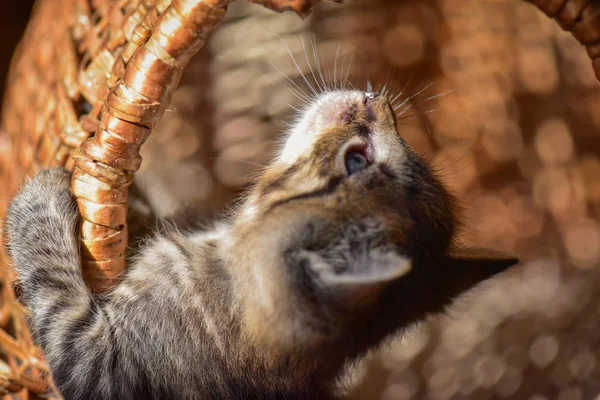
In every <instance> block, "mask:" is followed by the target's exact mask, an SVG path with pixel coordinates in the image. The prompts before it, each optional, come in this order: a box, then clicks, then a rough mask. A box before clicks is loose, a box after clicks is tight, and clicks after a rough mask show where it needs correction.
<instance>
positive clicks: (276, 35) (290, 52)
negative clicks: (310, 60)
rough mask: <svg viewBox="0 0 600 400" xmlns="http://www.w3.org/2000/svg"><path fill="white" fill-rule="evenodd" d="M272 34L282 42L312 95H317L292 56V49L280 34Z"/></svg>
mask: <svg viewBox="0 0 600 400" xmlns="http://www.w3.org/2000/svg"><path fill="white" fill-rule="evenodd" d="M274 35H275V37H277V38H278V39H279V40H281V41H282V43H283V45H284V46H285V48H286V50H287V52H288V54H289V55H290V58H291V59H292V62H293V63H294V66H295V67H296V70H297V71H298V72H299V73H300V75H301V76H302V79H303V80H304V82H306V84H307V85H308V87H309V88H310V89H311V90H312V91H313V93H314V95H315V96H317V95H318V93H317V91H316V90H315V88H314V86H313V85H311V83H310V82H309V80H308V79H307V78H306V76H305V75H304V72H302V69H301V68H300V66H299V65H298V62H296V58H294V55H293V54H292V51H291V50H290V47H289V46H288V45H287V43H286V42H285V40H283V38H282V37H281V36H279V35H278V34H276V33H274Z"/></svg>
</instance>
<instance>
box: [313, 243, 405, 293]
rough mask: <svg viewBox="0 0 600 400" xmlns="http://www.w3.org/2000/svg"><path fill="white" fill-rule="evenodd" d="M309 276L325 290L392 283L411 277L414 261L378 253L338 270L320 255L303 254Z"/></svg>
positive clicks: (355, 260) (347, 264)
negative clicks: (404, 277) (405, 276)
mask: <svg viewBox="0 0 600 400" xmlns="http://www.w3.org/2000/svg"><path fill="white" fill-rule="evenodd" d="M302 255H303V256H304V257H305V259H306V260H307V261H308V262H307V267H308V268H309V270H310V274H311V275H312V276H313V277H314V278H315V279H316V280H317V281H318V282H319V284H321V285H322V286H324V287H330V288H337V287H341V288H344V287H346V288H350V287H357V286H371V285H378V284H382V283H386V282H391V281H393V280H396V279H398V278H401V277H402V276H404V275H406V274H408V273H409V272H410V270H411V268H412V265H411V260H410V259H408V258H406V257H403V256H401V255H398V254H396V253H395V252H393V251H380V250H375V251H372V252H370V253H369V254H368V255H366V256H362V257H360V258H358V259H350V260H346V262H345V264H344V265H343V267H342V268H336V266H335V265H333V264H332V263H331V262H329V261H328V260H325V259H324V258H323V257H322V256H321V255H320V254H319V253H316V252H310V251H304V252H303V254H302Z"/></svg>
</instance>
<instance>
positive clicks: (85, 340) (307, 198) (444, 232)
mask: <svg viewBox="0 0 600 400" xmlns="http://www.w3.org/2000/svg"><path fill="white" fill-rule="evenodd" d="M69 189H70V181H69V176H68V175H67V173H65V172H64V171H62V170H48V171H42V172H40V173H39V174H38V175H37V176H36V177H35V178H34V179H33V180H32V181H31V182H29V183H28V184H26V185H25V187H24V188H23V189H22V190H21V192H20V193H19V194H18V195H17V196H16V197H15V198H14V200H13V202H12V204H11V206H10V209H9V212H8V221H7V226H8V233H9V236H10V242H9V251H10V254H11V256H12V258H13V260H14V264H15V267H16V269H17V272H18V275H19V279H20V285H21V293H22V298H21V300H22V301H23V303H24V304H25V305H26V306H27V307H29V309H30V310H31V322H30V323H31V328H32V331H33V333H34V336H35V340H36V341H37V343H38V344H39V345H40V346H41V348H42V349H43V352H44V354H45V357H46V360H47V362H48V364H49V366H50V370H51V373H52V377H53V379H54V382H55V383H56V386H57V388H58V389H59V390H60V391H61V393H62V394H63V396H64V397H65V398H66V399H169V398H173V399H200V398H202V399H205V398H210V399H234V398H244V399H276V398H277V399H282V398H285V399H316V398H320V399H333V398H335V397H336V392H335V387H336V385H335V383H336V377H338V375H339V374H340V372H341V370H342V368H343V367H344V366H345V365H346V364H347V363H349V362H352V361H353V360H356V359H357V358H358V357H360V356H361V355H363V354H364V353H365V352H367V351H368V350H369V349H371V348H373V347H375V346H377V345H378V344H379V343H381V342H382V341H383V340H384V339H385V338H387V337H389V336H390V335H392V334H394V333H396V332H398V331H399V330H400V329H401V328H403V327H406V326H407V325H409V324H411V323H413V322H415V321H419V320H422V319H423V318H424V317H425V316H427V315H428V314H430V313H436V312H440V311H442V310H443V309H444V307H446V306H447V305H449V304H450V302H451V301H452V300H453V299H454V298H455V297H457V296H458V295H460V294H461V293H463V292H465V291H466V290H468V289H470V288H471V287H473V286H474V285H476V284H477V283H479V282H481V281H483V280H486V279H488V278H490V277H491V276H492V275H494V274H497V273H499V272H502V271H503V270H505V269H506V268H508V267H510V266H511V265H513V264H515V263H516V262H517V260H515V259H512V258H494V257H470V258H469V257H457V256H453V255H452V254H455V253H456V251H457V249H456V248H455V244H454V242H455V235H456V234H455V231H456V225H457V218H458V217H457V215H456V211H455V208H456V207H455V201H454V199H453V198H452V197H451V195H450V194H448V193H447V191H446V190H445V189H444V187H443V186H442V185H441V184H440V182H439V181H438V180H437V179H436V177H434V176H433V174H432V172H431V171H430V169H429V167H428V166H427V165H426V163H425V162H424V160H423V159H422V158H421V157H420V156H418V155H417V154H416V153H415V152H414V151H413V150H411V149H410V148H409V146H408V145H407V144H406V143H405V142H404V141H403V140H402V138H401V136H400V134H399V132H398V127H397V124H396V119H395V115H394V112H393V110H392V108H391V106H390V104H389V103H388V101H387V100H386V99H385V98H384V97H383V96H380V95H377V94H374V93H363V92H359V91H331V92H327V93H325V94H322V95H320V96H319V97H318V98H317V99H316V100H315V101H314V102H313V103H312V104H311V105H310V106H309V107H308V108H307V109H306V110H305V111H304V112H303V114H302V115H301V118H300V119H299V120H298V121H297V122H296V123H295V125H294V127H293V128H292V129H291V130H290V132H289V135H288V137H287V140H286V141H285V144H284V146H283V149H282V151H281V153H280V154H279V156H278V157H277V158H276V160H275V161H274V162H273V163H272V164H271V165H270V166H269V167H267V168H266V170H265V171H264V173H263V174H262V176H261V177H260V178H259V179H258V180H257V182H256V184H255V186H254V187H253V188H252V189H251V190H250V192H249V194H248V196H247V198H246V199H245V201H244V202H243V203H242V204H241V206H240V208H239V209H238V211H237V213H236V214H235V215H233V216H232V217H231V218H229V219H228V220H226V221H223V222H220V223H219V224H217V225H215V228H214V229H213V230H210V231H207V232H190V233H188V234H183V233H178V232H173V233H169V234H162V235H157V236H156V237H155V238H154V239H151V240H149V241H148V243H147V244H146V245H145V247H143V248H142V249H141V250H140V252H139V254H138V255H137V256H136V257H135V259H134V260H132V261H130V263H129V264H130V265H129V270H128V272H127V274H126V275H125V277H124V278H123V280H122V282H121V283H120V284H119V285H118V286H116V287H115V288H114V289H113V290H112V291H111V292H110V293H108V294H106V295H104V296H102V297H97V298H94V297H92V296H91V295H90V293H89V291H88V289H87V288H86V285H85V283H84V281H83V279H82V276H81V274H80V269H79V265H80V258H79V257H80V256H79V252H78V239H77V238H78V234H77V232H76V226H77V219H78V215H77V212H76V206H75V203H74V202H73V199H72V198H71V195H70V192H69Z"/></svg>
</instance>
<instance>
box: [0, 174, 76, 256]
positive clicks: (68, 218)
mask: <svg viewBox="0 0 600 400" xmlns="http://www.w3.org/2000/svg"><path fill="white" fill-rule="evenodd" d="M77 218H78V217H77V208H76V203H75V201H74V199H73V197H72V195H71V181H70V173H69V172H67V171H66V170H65V169H63V168H56V169H48V170H42V171H40V172H38V173H37V175H36V176H35V177H34V178H33V179H32V180H31V181H30V182H27V183H26V184H25V185H24V186H23V188H22V189H21V190H20V191H19V192H18V193H17V194H16V195H15V196H14V198H13V200H12V202H11V204H10V206H9V208H8V212H7V218H6V228H7V233H8V236H9V249H12V250H14V249H15V248H19V247H20V246H34V245H35V244H36V243H37V242H39V241H40V240H43V239H45V238H48V237H50V238H51V237H53V236H55V235H65V234H66V235H70V234H71V233H72V231H73V229H74V227H75V222H76V220H77Z"/></svg>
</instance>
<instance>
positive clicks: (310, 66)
mask: <svg viewBox="0 0 600 400" xmlns="http://www.w3.org/2000/svg"><path fill="white" fill-rule="evenodd" d="M300 41H301V42H302V48H303V49H304V57H305V58H306V62H307V63H308V69H309V70H310V73H311V74H312V77H313V80H314V82H315V84H316V85H317V87H318V88H319V91H320V92H324V90H323V88H322V87H321V84H320V83H319V80H318V79H317V77H316V75H315V71H314V70H313V67H312V63H311V62H310V60H309V58H308V52H307V51H306V44H305V43H304V38H303V37H300Z"/></svg>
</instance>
